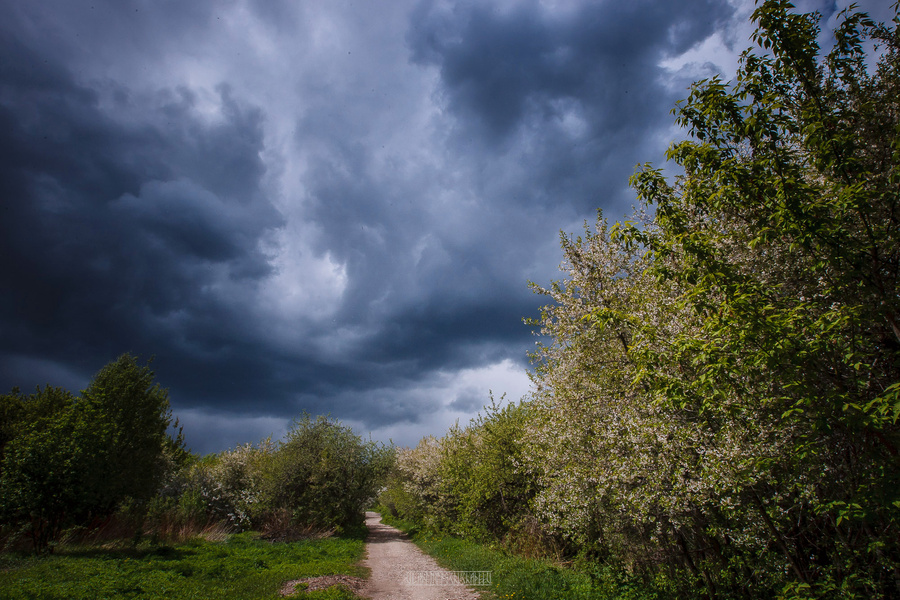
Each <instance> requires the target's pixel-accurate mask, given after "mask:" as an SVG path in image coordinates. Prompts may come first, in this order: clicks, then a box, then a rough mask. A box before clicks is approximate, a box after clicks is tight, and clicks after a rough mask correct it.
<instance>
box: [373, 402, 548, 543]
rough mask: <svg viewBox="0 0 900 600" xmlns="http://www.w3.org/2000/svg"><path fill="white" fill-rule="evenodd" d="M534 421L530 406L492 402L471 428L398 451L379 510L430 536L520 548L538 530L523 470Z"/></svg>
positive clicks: (527, 475)
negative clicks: (522, 539) (532, 527)
mask: <svg viewBox="0 0 900 600" xmlns="http://www.w3.org/2000/svg"><path fill="white" fill-rule="evenodd" d="M529 418H530V415H529V406H528V405H527V404H525V403H521V404H506V405H501V404H498V403H497V402H496V401H495V400H494V398H493V397H491V404H490V406H487V407H485V411H484V413H483V414H479V416H478V417H477V418H476V419H473V420H472V422H471V423H469V425H468V426H467V427H465V428H461V427H459V426H455V427H453V428H452V429H451V430H450V432H449V433H448V434H447V435H446V436H445V437H443V438H441V439H440V440H438V439H436V438H432V437H428V438H424V439H423V440H422V441H421V442H420V443H419V444H418V446H417V447H416V448H413V449H402V450H399V451H398V453H397V460H396V462H395V463H394V465H393V468H392V469H391V471H390V473H389V476H388V478H387V484H386V486H385V488H384V489H383V490H382V493H381V494H380V496H379V501H380V503H381V504H382V505H383V506H384V507H386V508H387V510H388V512H389V513H390V514H392V515H393V516H397V517H401V518H404V519H410V520H412V521H414V522H418V523H421V524H423V525H424V526H425V527H426V528H429V529H432V530H436V531H437V530H440V531H446V532H451V533H454V534H457V535H464V536H467V537H470V538H473V539H479V540H485V541H487V540H494V541H498V540H502V541H506V542H508V543H509V544H512V545H516V544H518V543H519V542H520V540H519V539H518V538H519V534H520V533H523V532H524V530H525V529H527V528H528V526H530V525H531V524H533V523H534V520H533V517H532V515H531V509H530V505H531V499H532V497H533V496H534V485H533V481H534V480H533V478H532V477H531V475H530V473H528V472H527V471H526V470H525V469H524V468H523V461H524V459H523V447H524V442H523V434H524V432H525V431H526V430H527V424H528V420H529ZM533 533H534V532H533V531H532V532H529V536H531V534H533ZM532 537H533V536H532ZM533 549H534V550H535V551H536V552H538V553H541V552H543V551H544V550H545V549H544V548H538V547H537V546H535V547H534V548H533Z"/></svg>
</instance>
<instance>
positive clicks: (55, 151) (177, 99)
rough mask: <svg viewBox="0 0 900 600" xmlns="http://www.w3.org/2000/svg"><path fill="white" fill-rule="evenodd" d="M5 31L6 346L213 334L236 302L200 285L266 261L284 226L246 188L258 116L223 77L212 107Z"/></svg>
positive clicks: (262, 267)
mask: <svg viewBox="0 0 900 600" xmlns="http://www.w3.org/2000/svg"><path fill="white" fill-rule="evenodd" d="M6 35H8V36H9V35H10V34H9V32H6ZM5 41H6V43H5V44H4V48H5V52H4V53H3V63H2V75H3V78H2V81H0V149H2V152H3V160H2V164H0V181H2V186H3V188H2V193H3V197H2V203H3V219H2V222H0V249H2V255H3V260H2V262H0V278H2V281H3V282H4V287H6V292H5V293H4V295H3V300H2V301H0V302H2V304H0V306H2V314H0V318H2V319H3V321H2V324H0V328H2V331H3V338H4V352H5V353H6V355H7V356H14V355H18V354H22V355H25V356H44V357H52V358H54V359H56V360H59V361H61V362H64V363H72V362H74V363H75V364H77V365H79V366H80V367H81V368H82V369H89V370H93V369H96V368H97V366H98V360H100V361H101V362H100V364H102V360H103V359H101V358H100V357H111V356H114V355H115V354H116V353H118V352H122V351H125V350H132V349H134V350H135V351H139V352H145V353H148V354H149V353H151V352H154V351H164V352H166V353H169V351H168V350H169V347H170V346H175V347H176V352H175V353H176V355H178V354H181V355H183V356H190V355H192V354H197V353H202V352H204V351H209V350H210V349H215V348H218V347H220V346H222V344H223V343H225V342H224V341H223V340H222V339H221V338H223V337H228V334H227V333H226V334H224V335H222V324H223V323H233V322H234V321H236V319H235V316H236V315H235V314H234V313H235V308H236V307H233V306H231V305H230V304H229V302H228V299H227V298H225V297H220V296H216V295H215V294H212V293H210V292H209V291H208V290H209V288H213V287H215V286H217V285H220V284H222V283H223V282H224V283H228V282H232V283H233V282H247V281H249V282H252V281H253V280H258V279H260V278H262V277H265V276H266V275H267V274H269V272H270V267H269V265H268V263H267V260H266V257H265V256H264V254H263V253H262V252H261V251H260V249H259V242H260V239H261V238H262V237H263V236H264V235H265V234H266V232H267V231H268V230H270V229H271V228H273V227H277V226H278V225H280V223H281V220H280V216H279V214H278V213H277V211H275V210H274V209H273V208H272V206H271V204H270V203H269V202H268V201H267V200H266V199H265V198H264V197H263V196H262V195H261V192H260V189H259V182H260V179H261V178H262V176H263V174H264V172H265V166H264V165H263V164H262V162H261V160H260V157H259V152H260V150H261V149H262V147H263V139H262V128H261V124H262V119H263V115H262V113H261V112H260V111H259V110H258V109H256V108H253V107H245V106H241V105H240V104H239V103H238V102H237V101H235V100H234V99H233V98H232V97H231V94H230V91H229V89H228V88H227V87H226V86H223V87H221V88H220V89H219V90H218V98H217V108H218V114H217V115H215V116H214V117H206V116H202V115H200V114H199V113H198V110H197V106H196V97H195V95H194V93H193V92H192V91H190V90H189V89H187V88H184V87H181V88H178V89H174V90H169V89H162V90H158V91H157V92H155V93H153V94H150V95H139V94H135V93H133V92H132V91H131V90H129V89H127V88H124V87H122V86H120V85H117V84H115V83H113V82H104V83H99V84H96V85H94V86H88V85H86V84H84V83H81V82H78V81H76V80H75V77H74V76H73V74H72V73H71V72H70V70H69V69H67V68H66V66H65V65H64V64H60V63H57V62H54V60H52V58H47V57H48V56H51V55H52V53H44V54H43V55H42V54H41V53H40V52H39V51H38V50H37V49H35V48H32V47H29V46H27V45H26V44H25V43H23V42H20V41H17V40H14V39H7V40H5ZM210 321H213V322H210ZM174 332H177V335H174V336H173V337H169V336H172V334H173V333H174ZM179 344H181V347H180V348H177V346H178V345H179ZM88 372H89V371H88ZM19 375H20V376H22V375H24V374H19ZM27 378H28V376H27V375H25V376H24V377H23V379H27Z"/></svg>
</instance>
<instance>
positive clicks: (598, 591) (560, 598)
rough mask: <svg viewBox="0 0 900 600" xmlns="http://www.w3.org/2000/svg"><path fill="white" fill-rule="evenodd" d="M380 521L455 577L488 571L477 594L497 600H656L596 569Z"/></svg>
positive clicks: (650, 593) (646, 591)
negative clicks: (487, 582) (486, 583)
mask: <svg viewBox="0 0 900 600" xmlns="http://www.w3.org/2000/svg"><path fill="white" fill-rule="evenodd" d="M382 514H383V515H384V518H383V521H384V522H385V523H387V524H389V525H393V526H394V527H397V528H398V529H400V530H401V531H404V532H405V533H407V534H408V535H410V536H411V537H412V540H413V541H414V542H415V543H416V545H418V546H419V547H420V548H421V549H422V550H423V551H424V552H426V553H427V554H429V555H431V556H433V557H434V558H435V560H437V562H438V563H440V564H441V566H443V567H445V568H447V569H450V570H453V571H491V582H492V584H491V586H490V587H489V588H477V589H480V590H482V591H483V594H482V595H483V597H485V598H497V599H500V600H614V599H615V600H655V599H657V598H659V597H660V596H659V595H658V594H656V593H655V592H654V591H652V590H651V589H649V588H648V587H647V586H645V585H643V584H641V583H640V582H635V581H629V580H628V578H627V577H623V576H622V575H621V574H617V573H614V572H613V571H611V570H608V569H603V568H600V567H597V566H594V567H591V568H582V569H575V568H570V567H566V566H561V565H559V564H555V563H553V562H551V561H548V560H534V559H527V558H522V557H518V556H513V555H511V554H509V553H508V552H506V551H504V550H503V549H501V548H499V547H492V546H488V545H484V544H477V543H475V542H471V541H468V540H463V539H460V538H456V537H453V536H449V535H444V534H441V533H434V532H429V531H426V530H423V529H421V528H420V527H419V526H418V525H416V524H415V523H412V522H410V521H403V520H401V519H396V518H392V517H390V516H389V515H386V514H385V513H382Z"/></svg>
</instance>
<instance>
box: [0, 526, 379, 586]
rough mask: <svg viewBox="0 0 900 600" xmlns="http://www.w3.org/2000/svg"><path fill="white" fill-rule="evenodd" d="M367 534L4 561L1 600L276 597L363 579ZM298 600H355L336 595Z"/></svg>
mask: <svg viewBox="0 0 900 600" xmlns="http://www.w3.org/2000/svg"><path fill="white" fill-rule="evenodd" d="M364 540H365V530H364V529H363V530H362V531H361V532H357V533H355V534H353V535H346V536H342V537H331V538H326V539H318V540H303V541H299V542H289V543H271V542H268V541H265V540H260V539H256V536H255V535H254V534H252V533H244V534H239V535H232V536H230V537H229V538H228V539H227V540H226V541H224V542H210V541H205V540H203V539H199V538H197V539H194V540H191V541H188V542H185V543H180V544H172V545H165V546H156V547H151V546H148V547H143V546H139V547H138V548H136V549H129V550H103V549H99V548H81V549H78V548H62V549H60V550H57V553H56V554H53V555H50V556H29V555H22V554H5V555H0V598H4V599H8V600H19V599H21V600H25V599H27V600H57V599H58V600H82V599H83V600H104V599H119V598H135V599H137V598H140V599H142V600H157V599H158V600H182V599H183V600H187V599H191V600H205V599H209V600H221V599H222V598H228V599H229V600H245V599H246V600H251V599H257V598H258V599H263V598H265V599H269V600H271V599H274V598H278V597H279V596H278V592H279V590H280V589H281V587H282V585H283V584H284V583H285V582H287V581H290V580H293V579H300V578H304V577H318V576H320V575H337V574H343V575H353V576H357V577H365V576H366V573H365V572H364V570H363V569H362V568H361V567H358V566H356V563H357V562H358V561H359V560H360V558H361V557H362V553H363V549H364ZM297 597H300V598H308V599H310V600H313V599H320V600H321V599H326V598H327V599H330V600H353V599H355V598H356V596H354V595H353V594H350V593H349V592H346V591H344V590H341V589H338V588H331V589H329V590H323V591H316V592H309V593H300V594H298V596H297Z"/></svg>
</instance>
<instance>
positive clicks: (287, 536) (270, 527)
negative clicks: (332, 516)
mask: <svg viewBox="0 0 900 600" xmlns="http://www.w3.org/2000/svg"><path fill="white" fill-rule="evenodd" d="M260 531H261V533H262V538H263V539H266V540H269V541H272V542H296V541H299V540H309V539H322V538H327V537H330V536H332V535H334V530H333V529H323V528H321V527H316V526H314V525H309V524H298V523H295V522H294V521H293V518H292V516H291V512H290V511H288V510H278V511H275V512H274V513H272V514H270V515H269V517H268V518H267V519H266V521H265V522H264V523H263V525H262V527H261V528H260Z"/></svg>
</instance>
